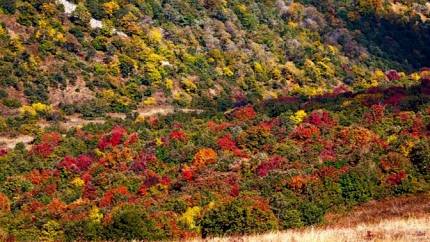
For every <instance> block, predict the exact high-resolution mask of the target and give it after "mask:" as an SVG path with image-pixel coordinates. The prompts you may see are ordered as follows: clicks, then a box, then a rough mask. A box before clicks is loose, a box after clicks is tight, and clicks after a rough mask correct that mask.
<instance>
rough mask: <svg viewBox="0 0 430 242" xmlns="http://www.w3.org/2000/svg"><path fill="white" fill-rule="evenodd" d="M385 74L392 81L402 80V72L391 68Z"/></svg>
mask: <svg viewBox="0 0 430 242" xmlns="http://www.w3.org/2000/svg"><path fill="white" fill-rule="evenodd" d="M385 75H386V76H387V78H388V80H390V81H397V80H400V74H399V73H398V72H397V71H396V70H389V71H387V72H386V73H385Z"/></svg>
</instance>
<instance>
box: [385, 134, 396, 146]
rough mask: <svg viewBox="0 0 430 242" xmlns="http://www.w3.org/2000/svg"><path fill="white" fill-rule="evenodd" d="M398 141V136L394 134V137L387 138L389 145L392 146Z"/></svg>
mask: <svg viewBox="0 0 430 242" xmlns="http://www.w3.org/2000/svg"><path fill="white" fill-rule="evenodd" d="M396 141H397V136H396V135H394V134H392V135H390V136H388V138H387V142H388V143H389V144H392V143H394V142H396Z"/></svg>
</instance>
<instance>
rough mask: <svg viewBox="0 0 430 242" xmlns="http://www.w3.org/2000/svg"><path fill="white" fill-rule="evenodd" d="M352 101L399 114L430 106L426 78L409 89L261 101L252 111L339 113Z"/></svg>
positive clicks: (271, 112)
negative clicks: (385, 108)
mask: <svg viewBox="0 0 430 242" xmlns="http://www.w3.org/2000/svg"><path fill="white" fill-rule="evenodd" d="M352 99H360V102H361V104H362V105H364V106H372V105H374V104H383V105H386V106H388V107H391V108H393V109H396V110H399V111H406V110H407V111H417V110H418V109H419V108H420V107H421V106H422V105H425V104H428V103H430V78H429V79H422V80H421V82H420V84H417V85H414V86H409V87H402V86H393V87H388V88H382V87H375V88H370V89H367V90H364V91H360V92H356V93H352V92H342V93H329V94H325V95H322V96H317V97H312V98H306V97H295V96H287V97H281V98H278V99H273V100H268V101H265V102H263V103H261V104H259V105H256V107H257V109H258V110H259V111H261V112H265V113H267V114H268V115H269V116H271V117H276V116H279V115H280V114H281V113H284V112H287V111H296V110H299V109H312V110H315V109H327V110H333V111H339V110H341V109H344V107H343V103H344V102H345V101H349V100H352Z"/></svg>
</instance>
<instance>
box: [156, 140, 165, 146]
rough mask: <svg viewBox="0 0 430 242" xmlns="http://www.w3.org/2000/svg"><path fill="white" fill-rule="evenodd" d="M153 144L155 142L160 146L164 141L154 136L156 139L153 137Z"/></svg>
mask: <svg viewBox="0 0 430 242" xmlns="http://www.w3.org/2000/svg"><path fill="white" fill-rule="evenodd" d="M155 144H156V145H157V146H160V145H162V144H164V142H163V140H161V138H156V139H155Z"/></svg>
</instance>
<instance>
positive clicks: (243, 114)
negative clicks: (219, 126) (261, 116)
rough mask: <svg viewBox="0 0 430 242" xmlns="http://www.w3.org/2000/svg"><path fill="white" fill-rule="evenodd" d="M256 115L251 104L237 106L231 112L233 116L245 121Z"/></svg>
mask: <svg viewBox="0 0 430 242" xmlns="http://www.w3.org/2000/svg"><path fill="white" fill-rule="evenodd" d="M256 115H257V113H256V112H255V110H254V108H253V107H252V106H251V105H248V106H245V107H242V108H238V109H236V110H235V111H234V112H233V116H234V117H235V118H236V119H239V120H241V121H247V120H250V119H253V118H255V116H256Z"/></svg>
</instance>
